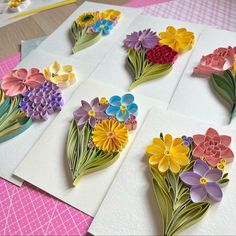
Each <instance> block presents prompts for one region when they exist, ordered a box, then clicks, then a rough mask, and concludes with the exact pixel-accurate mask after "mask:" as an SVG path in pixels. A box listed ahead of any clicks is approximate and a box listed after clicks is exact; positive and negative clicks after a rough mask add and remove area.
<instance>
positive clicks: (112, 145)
mask: <svg viewBox="0 0 236 236" xmlns="http://www.w3.org/2000/svg"><path fill="white" fill-rule="evenodd" d="M92 141H93V143H94V144H95V146H96V147H97V148H98V149H100V150H102V151H104V152H120V151H121V150H122V149H123V148H124V147H125V145H126V144H127V142H128V129H127V127H126V126H125V125H124V124H122V123H120V122H119V121H118V120H116V119H104V120H102V121H101V122H100V123H98V124H97V125H96V126H95V128H94V130H93V137H92Z"/></svg>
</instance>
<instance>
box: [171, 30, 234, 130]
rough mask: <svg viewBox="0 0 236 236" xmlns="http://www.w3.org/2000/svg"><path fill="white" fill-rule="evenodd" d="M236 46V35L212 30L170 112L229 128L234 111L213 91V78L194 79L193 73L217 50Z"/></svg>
mask: <svg viewBox="0 0 236 236" xmlns="http://www.w3.org/2000/svg"><path fill="white" fill-rule="evenodd" d="M235 45H236V37H235V33H234V32H229V31H221V30H214V29H210V30H208V31H206V32H205V33H204V34H202V35H201V37H200V38H199V40H198V43H197V45H196V48H195V50H194V52H193V54H192V56H191V58H190V61H189V63H188V65H187V67H186V70H185V72H184V74H183V77H182V79H181V81H180V83H179V85H178V87H177V89H176V92H175V94H174V96H173V97H172V99H171V102H170V105H169V107H168V109H170V110H173V111H176V112H179V113H182V114H185V115H187V116H189V117H195V118H198V119H201V120H204V121H206V122H211V123H215V124H219V125H227V124H229V123H230V116H231V110H230V109H231V108H230V106H228V105H227V103H225V101H224V100H223V99H222V98H221V97H220V96H218V95H217V94H216V92H215V91H214V89H213V88H212V84H211V83H210V78H209V77H210V76H209V77H205V78H201V77H199V76H197V75H193V71H194V68H195V67H197V66H198V65H199V63H200V60H201V58H202V56H206V55H208V54H211V53H212V52H213V51H214V50H216V49H218V48H228V46H231V47H235ZM216 62H217V61H216ZM216 62H215V66H216V67H217V64H216ZM209 64H210V63H209ZM226 64H227V63H226ZM215 66H214V67H215ZM225 66H226V67H227V65H225ZM231 127H234V128H235V124H231Z"/></svg>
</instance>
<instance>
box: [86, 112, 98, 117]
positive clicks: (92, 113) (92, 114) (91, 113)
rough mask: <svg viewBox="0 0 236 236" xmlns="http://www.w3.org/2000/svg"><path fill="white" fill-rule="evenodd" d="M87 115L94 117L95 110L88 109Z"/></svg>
mask: <svg viewBox="0 0 236 236" xmlns="http://www.w3.org/2000/svg"><path fill="white" fill-rule="evenodd" d="M88 115H89V116H92V117H95V115H96V112H95V111H94V110H90V111H88Z"/></svg>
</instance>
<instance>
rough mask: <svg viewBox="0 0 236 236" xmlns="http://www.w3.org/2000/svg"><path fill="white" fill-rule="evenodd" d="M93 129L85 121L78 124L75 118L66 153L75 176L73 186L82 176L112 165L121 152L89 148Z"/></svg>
mask: <svg viewBox="0 0 236 236" xmlns="http://www.w3.org/2000/svg"><path fill="white" fill-rule="evenodd" d="M91 133H92V129H91V128H90V126H89V125H88V124H87V123H85V124H84V125H83V126H81V127H79V128H78V126H77V123H76V121H75V120H74V119H73V120H72V122H71V125H70V129H69V132H68V137H67V146H66V155H67V161H68V164H69V168H70V171H71V174H72V178H73V186H76V185H77V184H78V182H79V180H80V178H81V177H82V176H84V175H87V174H89V173H93V172H95V171H99V170H102V169H104V168H106V167H108V166H110V165H112V164H113V163H114V162H115V161H116V160H117V159H118V157H119V153H118V152H116V153H106V152H103V151H101V150H98V149H97V148H92V149H90V148H88V143H89V141H90V139H91Z"/></svg>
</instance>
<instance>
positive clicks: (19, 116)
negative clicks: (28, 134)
mask: <svg viewBox="0 0 236 236" xmlns="http://www.w3.org/2000/svg"><path fill="white" fill-rule="evenodd" d="M20 101H21V97H20V96H17V97H13V98H10V97H7V96H5V93H4V92H3V90H1V89H0V143H2V142H5V141H7V140H9V139H12V138H14V137H16V136H17V135H19V134H21V133H22V132H24V131H25V130H27V129H28V128H29V127H30V126H31V125H32V119H31V118H28V117H27V116H26V114H25V113H24V112H22V111H21V110H20V108H19V104H20Z"/></svg>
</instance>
